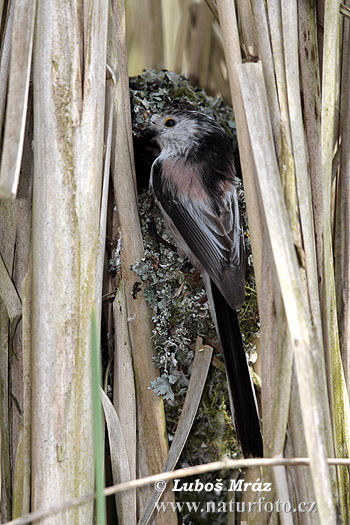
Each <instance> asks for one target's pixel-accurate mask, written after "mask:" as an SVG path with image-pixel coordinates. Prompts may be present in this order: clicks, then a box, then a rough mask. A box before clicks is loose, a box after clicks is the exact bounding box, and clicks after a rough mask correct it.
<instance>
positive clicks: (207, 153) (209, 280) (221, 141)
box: [147, 110, 263, 456]
mask: <svg viewBox="0 0 350 525" xmlns="http://www.w3.org/2000/svg"><path fill="white" fill-rule="evenodd" d="M147 133H148V135H150V136H153V138H154V139H155V140H156V141H157V142H158V144H159V146H160V149H161V153H160V155H159V157H158V158H157V159H156V160H155V161H154V163H153V165H152V170H151V180H150V184H151V187H152V188H153V191H154V194H155V197H156V200H157V202H158V204H159V206H160V209H161V211H162V213H163V215H164V218H165V221H166V223H167V226H168V229H169V230H170V233H171V234H172V236H173V237H174V239H175V240H176V242H177V244H178V246H179V248H180V249H182V250H183V251H184V252H185V253H186V254H187V256H188V257H189V259H190V260H191V262H192V263H193V265H194V266H195V267H196V268H198V269H199V270H200V272H201V273H202V276H203V280H204V283H205V287H206V292H207V296H208V300H209V305H210V309H211V313H212V316H213V319H214V322H215V325H216V329H217V332H218V334H219V337H220V341H221V346H222V350H223V355H224V360H225V365H226V374H227V380H228V386H229V392H230V400H231V407H232V409H233V412H234V419H235V426H236V431H237V434H238V438H239V441H240V444H241V447H242V451H243V454H244V455H245V456H250V455H252V456H262V453H263V450H262V448H263V447H262V439H261V432H260V423H259V416H258V410H257V403H256V398H255V393H254V387H253V384H252V380H251V376H250V372H249V367H248V364H247V359H246V355H245V352H244V347H243V343H242V336H241V332H240V329H239V324H238V318H237V312H236V308H239V307H240V306H241V305H242V303H243V301H244V295H245V250H244V240H243V232H242V228H241V225H240V216H239V208H238V201H237V195H236V190H235V186H234V178H235V167H234V161H233V147H232V143H231V140H230V138H229V137H228V136H227V135H226V133H225V132H224V130H223V129H222V128H221V127H220V126H219V125H218V124H217V123H216V122H215V121H214V120H213V119H211V118H210V117H207V116H206V115H204V114H202V113H198V112H195V111H181V110H176V111H173V112H171V113H169V114H167V115H153V116H152V118H151V121H150V124H149V127H148V130H147Z"/></svg>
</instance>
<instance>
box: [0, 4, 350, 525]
mask: <svg viewBox="0 0 350 525" xmlns="http://www.w3.org/2000/svg"><path fill="white" fill-rule="evenodd" d="M349 15H350V4H349V2H348V0H347V1H346V2H345V3H340V2H338V1H335V0H316V1H315V0H312V1H311V0H299V1H298V2H297V1H296V0H266V1H265V0H240V1H239V2H235V1H234V0H216V1H215V0H206V1H199V0H198V1H197V0H142V1H137V0H126V1H125V2H124V1H123V0H111V1H110V2H107V1H106V2H96V1H92V0H77V1H76V2H74V3H67V2H65V1H63V0H50V1H49V0H38V1H35V0H22V1H21V2H19V1H17V2H15V1H14V0H0V31H1V35H0V39H1V42H0V45H1V47H0V53H1V55H0V147H1V170H0V196H1V201H0V253H1V257H0V297H1V303H0V335H1V338H0V344H1V349H0V360H1V363H0V416H1V473H2V475H1V480H2V482H1V518H2V522H4V523H5V522H10V523H30V522H31V521H32V520H34V519H37V521H38V520H39V518H40V521H38V523H39V522H40V523H45V524H46V523H50V524H51V523H60V524H62V523H69V524H71V523H77V524H81V523H83V524H89V523H93V522H95V520H96V519H97V520H98V522H99V523H104V522H105V520H106V509H105V500H104V499H103V479H102V478H103V471H104V461H103V459H101V451H102V450H103V447H104V439H103V436H102V432H101V430H102V423H101V417H100V414H99V408H98V407H99V403H95V404H96V407H95V409H93V406H92V404H93V403H92V400H94V401H96V400H98V399H99V397H100V392H99V383H100V382H101V379H100V375H101V374H100V372H99V369H98V368H99V367H98V366H94V367H93V368H94V373H93V378H94V380H93V381H91V364H92V363H95V364H98V363H100V357H99V340H100V335H99V332H100V324H101V322H100V320H102V331H101V335H102V343H103V350H104V352H103V358H104V363H103V364H104V367H103V370H104V382H105V385H104V387H105V391H106V393H107V394H109V396H108V395H105V394H101V395H102V402H103V409H104V414H105V419H106V422H107V425H106V426H107V435H108V439H107V440H106V456H105V457H106V471H107V475H108V476H109V478H110V482H111V483H112V481H113V482H114V483H123V482H128V481H129V480H131V479H135V478H141V477H143V476H147V475H149V474H156V473H160V472H162V470H163V469H164V470H167V471H169V470H173V469H174V468H175V466H176V464H177V462H178V459H179V457H180V454H181V451H182V450H183V447H184V444H185V442H186V440H187V437H188V434H189V433H190V430H191V425H192V422H193V419H194V417H195V414H196V412H197V410H198V406H199V404H200V399H201V396H202V392H203V388H204V383H205V379H206V377H207V375H208V371H209V369H210V366H211V363H212V361H213V359H212V352H213V348H214V349H215V345H214V344H212V345H211V344H210V342H208V341H207V340H203V338H201V337H199V334H198V335H196V334H193V336H192V339H193V340H192V341H191V342H189V345H190V346H191V348H190V350H191V351H192V352H193V355H194V360H193V363H192V365H191V374H190V375H189V374H188V376H186V374H184V377H185V378H186V380H188V384H187V395H186V397H185V399H184V406H183V409H182V413H181V418H180V419H179V420H177V418H175V420H174V422H173V429H172V434H173V436H172V437H173V439H172V446H171V449H170V452H168V446H169V443H168V439H167V433H166V428H165V415H164V403H163V399H162V397H161V396H156V395H155V393H154V390H152V389H149V388H148V387H149V386H150V384H151V383H152V382H153V383H152V384H153V385H156V386H157V385H158V386H162V384H161V383H159V381H160V380H161V377H159V374H158V372H157V370H156V368H155V367H154V365H153V360H152V357H153V351H154V349H153V343H152V341H153V339H152V329H153V325H152V321H151V312H150V309H149V306H148V305H147V302H146V298H145V294H144V293H142V292H143V290H144V288H145V285H144V283H143V282H139V281H138V280H137V278H136V274H135V272H134V271H133V270H132V269H131V266H132V265H134V264H135V262H137V261H141V260H142V259H143V257H144V255H145V252H144V241H143V238H142V231H141V227H140V220H139V209H138V199H137V185H136V173H135V160H134V154H133V140H132V121H131V111H130V100H129V85H128V76H129V74H130V75H131V76H134V75H136V74H139V73H141V71H142V69H147V70H149V69H155V70H161V69H162V68H166V69H168V70H169V71H170V72H174V73H180V74H185V75H186V76H187V77H188V78H189V79H190V81H191V83H192V85H193V86H200V87H203V88H205V90H206V92H207V93H208V94H209V95H213V96H216V95H219V96H220V97H221V98H222V99H223V101H224V102H225V103H226V104H232V106H233V111H234V115H235V124H236V129H237V140H238V146H239V156H240V165H241V171H242V177H243V184H244V197H245V206H246V213H247V217H248V222H249V235H250V242H251V250H252V255H253V261H254V274H255V283H256V284H255V286H256V294H257V302H258V306H259V312H260V337H259V341H255V343H254V344H255V345H256V346H257V347H259V351H260V356H259V360H258V365H259V366H258V368H257V369H256V372H257V375H258V376H259V379H260V382H261V416H262V429H263V436H264V456H265V458H271V459H273V460H276V458H277V460H279V461H280V463H281V464H280V465H279V466H274V467H271V466H269V467H268V466H266V463H265V465H264V462H263V461H260V464H261V465H262V466H261V467H256V468H255V469H253V468H249V469H247V470H246V471H245V472H244V474H243V476H244V479H245V480H252V481H256V480H257V479H260V480H261V481H264V482H265V481H266V482H271V483H272V486H273V494H271V493H270V494H269V496H270V497H271V499H270V501H277V500H280V501H290V502H292V504H293V505H294V506H295V508H296V509H299V510H298V511H297V512H289V513H288V512H286V513H278V512H269V511H267V512H258V510H257V509H255V512H252V513H234V512H232V513H221V514H220V515H218V516H215V519H216V520H217V523H240V522H248V523H257V524H265V523H266V524H268V523H269V524H275V523H282V524H288V525H289V524H294V523H298V524H299V523H302V524H304V523H305V524H318V523H321V524H322V525H323V524H324V525H330V524H333V523H334V524H336V523H344V524H346V523H349V522H350V516H349V514H350V502H349V497H350V496H349V494H350V490H349V470H348V469H349V462H346V461H345V463H344V465H343V466H334V461H331V463H332V464H330V461H329V458H337V459H338V460H341V459H342V458H345V459H346V458H348V457H349V447H350V426H349V424H350V411H349V382H350V348H349V336H350V334H349V322H348V319H349V272H350V263H349V261H350V257H349V255H350V249H349V246H350V239H349V231H350V222H349V221H350V219H349V217H350V214H349V198H348V195H349V186H350V185H349V182H350V167H349V162H350V157H349V151H350V144H349V142H350V128H349V122H350V118H349V111H350V108H349V100H350V97H349V92H348V91H349V89H350V88H349V86H350V68H349V61H350V54H349ZM163 78H165V76H164V73H163ZM167 78H168V79H169V78H170V80H172V84H174V83H176V82H177V80H176V78H177V77H171V76H170V77H167ZM178 82H180V80H178ZM158 87H159V86H158ZM160 87H161V86H160ZM186 89H187V90H189V91H186V92H185V93H186V94H187V95H186V96H188V93H190V92H191V89H190V88H189V87H186ZM166 91H167V90H165V92H164V93H163V94H164V96H165V95H166ZM193 93H195V90H193ZM197 95H198V92H197V94H196V95H194V96H193V97H194V99H193V100H192V101H191V103H193V104H195V103H196V100H197V98H196V97H197ZM182 96H183V93H182ZM141 98H142V97H141ZM145 100H147V98H146V97H145ZM160 103H161V100H160ZM146 105H147V103H146ZM146 105H145V104H144V110H145V111H144V114H145V116H147V110H148V109H149V108H147V107H146ZM142 118H143V117H142ZM136 124H137V123H136ZM134 130H135V131H137V129H135V122H134ZM145 206H146V207H147V203H145V201H143V202H142V203H141V206H140V207H141V208H144V207H145ZM146 211H147V213H148V210H146ZM106 239H107V242H106ZM146 247H147V246H146ZM169 257H170V255H169ZM109 259H113V261H112V263H111V265H112V270H111V266H109V268H108V262H109ZM158 262H159V261H158ZM177 262H178V263H180V265H182V264H183V261H177ZM154 263H155V265H157V261H154ZM141 281H142V279H141ZM135 283H138V284H137V286H136V287H135ZM185 285H186V286H187V284H186V283H185V284H184V286H185ZM139 288H140V290H139ZM94 312H95V313H94ZM135 321H136V322H135ZM112 355H113V356H114V358H113V359H112ZM91 356H92V358H91ZM214 363H215V361H214ZM216 364H217V366H220V365H218V363H216ZM210 373H212V372H209V374H210ZM169 377H170V375H168V377H167V378H166V379H167V381H168V384H169ZM111 384H112V385H113V391H111V390H110V389H109V385H111ZM170 384H171V382H170ZM92 389H94V392H93V393H92ZM163 393H164V391H163ZM215 393H217V391H216V390H215V389H214V390H212V395H215ZM112 394H113V395H112ZM111 397H112V400H111V399H110V398H111ZM200 410H202V409H200ZM222 413H225V410H223V412H222ZM93 421H94V423H93ZM227 425H228V428H230V423H229V422H227ZM175 427H176V430H175ZM93 428H94V429H95V432H93ZM230 433H232V432H230ZM193 435H194V433H192V436H193ZM94 436H95V438H94ZM190 439H191V438H190ZM213 439H214V438H213ZM94 448H95V454H94ZM94 457H95V458H96V461H94ZM300 457H304V458H305V457H307V458H310V461H309V464H308V465H305V464H304V465H303V466H301V465H295V464H294V465H293V462H289V463H288V461H287V460H288V458H300ZM197 459H198V458H197ZM204 459H206V458H204ZM283 462H285V463H286V465H287V464H288V465H289V466H283V465H282V463H283ZM237 464H238V463H236V465H237ZM228 465H229V463H227V462H226V466H228ZM230 465H231V466H232V464H230ZM240 465H242V463H240ZM205 469H209V467H205V468H204V470H205ZM214 475H215V476H218V474H217V473H215V474H214ZM232 475H233V476H237V475H238V473H237V470H235V471H232ZM220 477H221V474H220ZM95 478H96V484H95ZM95 487H96V490H97V496H98V497H97V504H96V506H94V504H93V495H92V493H93V491H94V489H95ZM85 495H90V496H89V497H88V498H87V499H86V500H83V501H78V502H77V501H75V505H68V506H66V507H64V508H61V509H60V512H58V507H62V504H63V503H64V502H67V501H70V500H73V499H75V498H79V497H82V496H85ZM161 496H162V498H163V499H164V501H172V499H171V498H172V497H173V496H172V492H171V486H170V485H169V488H168V490H167V491H166V492H165V494H164V495H162V491H158V493H157V494H155V493H153V492H152V485H150V484H149V485H146V486H145V487H143V488H141V489H140V488H139V489H138V490H137V491H136V490H135V489H133V490H128V491H120V492H117V493H116V495H115V499H113V502H112V503H113V504H111V503H110V502H111V500H112V498H109V499H108V501H109V504H108V521H109V522H110V523H115V522H116V520H118V523H119V524H135V523H137V522H139V523H144V524H145V523H150V522H152V523H157V524H158V523H159V524H160V523H164V524H165V523H166V524H172V523H176V522H177V517H176V514H175V513H174V512H172V511H168V512H166V513H157V514H152V510H153V508H154V504H155V502H156V501H158V498H159V497H161ZM224 496H225V498H226V494H224V495H223V494H222V495H221V501H223V497H224ZM260 496H261V494H259V492H255V493H254V492H250V491H248V492H245V493H244V494H242V502H244V501H246V502H249V501H254V500H258V498H259V497H260ZM312 501H315V502H317V509H318V512H317V513H305V512H302V509H301V508H300V507H299V504H300V503H301V502H312ZM77 503H79V504H77ZM55 506H56V510H55V512H54V510H53V509H52V508H51V507H55ZM42 509H48V510H47V511H45V512H41V510H42ZM30 512H36V513H37V514H36V515H35V516H27V517H23V516H25V515H28V513H30ZM20 516H22V518H20ZM96 516H97V517H96ZM182 519H183V522H187V523H191V522H193V523H200V521H199V517H198V514H197V515H193V516H191V517H190V516H185V515H183V517H182ZM206 519H207V522H208V521H209V519H210V520H211V522H212V523H214V518H213V517H210V518H206ZM11 520H12V521H11Z"/></svg>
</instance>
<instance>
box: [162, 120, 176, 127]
mask: <svg viewBox="0 0 350 525" xmlns="http://www.w3.org/2000/svg"><path fill="white" fill-rule="evenodd" d="M175 124H176V122H175V120H174V119H173V118H171V117H168V118H167V119H165V122H164V126H166V127H167V128H172V127H173V126H175Z"/></svg>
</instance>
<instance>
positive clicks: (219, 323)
mask: <svg viewBox="0 0 350 525" xmlns="http://www.w3.org/2000/svg"><path fill="white" fill-rule="evenodd" d="M206 281H207V282H206V288H207V292H208V284H209V283H208V281H209V279H207V280H206ZM210 285H211V294H210V293H209V294H208V298H209V302H210V303H212V304H211V309H212V310H213V308H214V310H215V314H214V322H215V324H216V328H217V330H218V333H219V337H220V341H221V346H222V351H223V355H224V361H225V366H226V375H227V382H228V387H229V392H230V400H231V409H233V412H234V419H235V426H236V432H237V435H238V439H239V442H240V444H241V447H242V451H243V454H244V456H245V457H247V456H254V457H262V456H263V445H262V437H261V431H260V423H259V416H258V409H257V403H256V398H255V393H254V390H253V388H254V387H253V383H252V380H251V376H250V372H249V367H248V363H247V358H246V355H245V352H244V347H243V342H242V335H241V331H240V328H239V323H238V317H237V312H236V310H233V309H232V308H231V306H230V305H229V304H228V303H227V301H226V300H225V298H224V297H223V295H222V294H221V292H220V291H219V290H218V288H217V287H216V285H215V284H214V283H213V281H212V280H210ZM210 295H211V297H210Z"/></svg>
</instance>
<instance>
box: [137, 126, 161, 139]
mask: <svg viewBox="0 0 350 525" xmlns="http://www.w3.org/2000/svg"><path fill="white" fill-rule="evenodd" d="M156 135H157V133H156V130H155V129H154V128H152V126H150V125H149V126H147V127H145V128H143V129H142V130H141V132H140V137H142V138H144V139H148V140H152V139H155V138H156Z"/></svg>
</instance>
